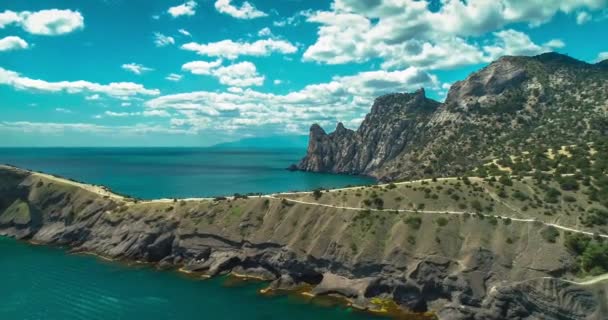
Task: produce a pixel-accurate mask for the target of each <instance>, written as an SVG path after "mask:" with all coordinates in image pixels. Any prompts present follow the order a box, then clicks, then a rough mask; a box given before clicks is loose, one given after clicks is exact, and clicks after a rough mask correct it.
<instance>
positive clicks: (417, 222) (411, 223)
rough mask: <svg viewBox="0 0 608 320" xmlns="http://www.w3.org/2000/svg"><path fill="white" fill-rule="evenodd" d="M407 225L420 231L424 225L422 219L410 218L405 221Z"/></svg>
mask: <svg viewBox="0 0 608 320" xmlns="http://www.w3.org/2000/svg"><path fill="white" fill-rule="evenodd" d="M405 223H406V224H407V225H409V226H410V228H412V229H414V230H418V229H420V226H421V225H422V219H420V217H408V218H407V219H405Z"/></svg>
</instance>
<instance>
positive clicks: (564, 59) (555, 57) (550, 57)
mask: <svg viewBox="0 0 608 320" xmlns="http://www.w3.org/2000/svg"><path fill="white" fill-rule="evenodd" d="M532 59H533V60H536V61H539V62H542V63H556V64H565V65H586V64H587V63H586V62H583V61H580V60H577V59H575V58H572V57H570V56H569V55H566V54H562V53H558V52H546V53H543V54H539V55H537V56H534V57H532Z"/></svg>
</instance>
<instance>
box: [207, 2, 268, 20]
mask: <svg viewBox="0 0 608 320" xmlns="http://www.w3.org/2000/svg"><path fill="white" fill-rule="evenodd" d="M231 2H232V0H217V1H215V9H216V10H217V11H218V12H220V13H224V14H227V15H230V16H232V17H234V18H237V19H255V18H261V17H266V16H268V14H266V13H264V12H262V11H260V10H258V9H256V8H255V7H254V6H253V5H252V4H251V3H249V2H247V1H244V2H243V4H242V5H241V6H240V7H237V6H234V5H232V4H231Z"/></svg>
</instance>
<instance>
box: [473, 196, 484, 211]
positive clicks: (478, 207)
mask: <svg viewBox="0 0 608 320" xmlns="http://www.w3.org/2000/svg"><path fill="white" fill-rule="evenodd" d="M471 208H473V210H475V211H477V212H481V211H482V210H483V207H482V205H481V202H479V200H477V199H475V200H473V201H471Z"/></svg>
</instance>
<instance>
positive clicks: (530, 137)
mask: <svg viewBox="0 0 608 320" xmlns="http://www.w3.org/2000/svg"><path fill="white" fill-rule="evenodd" d="M605 63H606V62H605V61H604V62H601V63H598V64H596V65H592V64H587V63H585V62H582V61H578V60H576V59H573V58H570V57H568V56H564V55H560V54H557V53H547V54H542V55H539V56H535V57H503V58H500V59H499V60H497V61H495V62H493V63H491V64H490V65H488V66H487V67H485V68H483V69H482V70H480V71H478V72H475V73H473V74H471V75H470V76H469V77H468V78H467V79H465V80H463V81H459V82H456V83H454V84H453V85H452V87H451V88H450V90H449V92H448V95H447V98H446V100H445V102H444V103H439V102H437V101H433V100H431V99H428V98H426V97H425V94H424V90H419V91H417V92H416V93H413V94H391V95H387V96H383V97H380V98H378V99H376V101H375V102H374V104H373V106H372V110H371V112H370V113H369V114H368V115H367V116H366V118H365V120H364V121H363V123H362V124H361V126H360V127H359V129H357V130H356V131H351V130H348V129H345V128H343V127H342V126H341V125H339V126H338V128H339V129H340V130H338V129H337V130H336V131H335V132H333V133H331V134H329V135H328V134H325V132H324V131H323V129H321V128H320V127H319V126H318V125H313V126H312V127H311V130H310V135H309V146H308V150H307V154H306V156H305V157H304V158H303V159H302V160H301V161H300V163H299V164H298V165H297V168H299V169H300V170H305V171H317V172H333V173H345V174H364V175H370V176H374V177H376V178H378V179H381V180H386V181H391V180H406V179H411V178H417V177H430V176H450V175H460V174H463V173H465V172H467V171H469V170H470V169H471V168H474V167H476V166H477V165H479V164H481V163H483V162H484V161H486V160H487V159H491V158H500V157H503V156H505V155H508V154H517V153H521V152H523V151H529V152H530V151H536V150H543V149H548V148H551V147H556V146H562V145H569V144H578V143H582V142H584V141H589V140H590V139H592V138H593V137H595V136H597V135H602V134H606V132H608V69H606V68H604V65H605Z"/></svg>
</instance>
